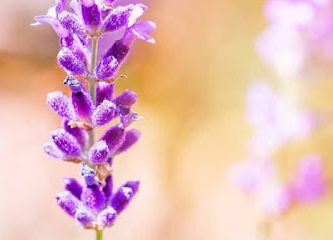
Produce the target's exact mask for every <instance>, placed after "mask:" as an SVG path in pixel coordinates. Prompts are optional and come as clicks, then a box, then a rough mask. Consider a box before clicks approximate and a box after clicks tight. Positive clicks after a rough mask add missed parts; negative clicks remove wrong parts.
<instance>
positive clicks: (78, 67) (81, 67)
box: [57, 47, 87, 76]
mask: <svg viewBox="0 0 333 240" xmlns="http://www.w3.org/2000/svg"><path fill="white" fill-rule="evenodd" d="M57 59H58V63H59V65H60V66H61V67H63V68H64V69H65V70H66V71H67V72H69V73H71V74H74V75H80V76H84V75H86V74H87V65H86V62H84V61H82V59H80V58H79V57H78V56H77V55H76V54H75V52H74V51H73V50H72V49H70V48H66V47H64V48H62V49H61V50H60V51H59V53H58V57H57Z"/></svg>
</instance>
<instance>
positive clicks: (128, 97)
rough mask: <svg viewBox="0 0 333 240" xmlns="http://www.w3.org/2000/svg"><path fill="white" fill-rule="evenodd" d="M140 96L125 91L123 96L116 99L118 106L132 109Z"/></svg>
mask: <svg viewBox="0 0 333 240" xmlns="http://www.w3.org/2000/svg"><path fill="white" fill-rule="evenodd" d="M137 99H138V96H137V94H136V93H135V92H133V91H131V90H125V91H124V92H123V93H122V94H120V95H119V96H118V97H116V98H115V99H114V102H115V104H116V105H117V106H127V107H131V106H132V105H134V104H135V103H136V101H137Z"/></svg>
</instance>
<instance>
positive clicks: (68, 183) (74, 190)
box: [64, 177, 82, 199]
mask: <svg viewBox="0 0 333 240" xmlns="http://www.w3.org/2000/svg"><path fill="white" fill-rule="evenodd" d="M64 187H65V189H66V190H67V191H69V192H70V193H71V194H72V195H73V196H75V197H76V198H77V199H80V198H81V194H82V186H81V184H80V183H79V182H78V181H77V180H76V179H75V178H71V177H65V178H64Z"/></svg>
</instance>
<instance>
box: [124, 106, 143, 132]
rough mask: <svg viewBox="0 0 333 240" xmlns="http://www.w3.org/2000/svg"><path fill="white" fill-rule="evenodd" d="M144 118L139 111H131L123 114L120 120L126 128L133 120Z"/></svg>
mask: <svg viewBox="0 0 333 240" xmlns="http://www.w3.org/2000/svg"><path fill="white" fill-rule="evenodd" d="M125 109H128V108H125ZM121 110H122V109H121ZM125 112H126V111H125ZM125 112H121V114H124V113H125ZM142 119H143V117H142V116H140V115H139V114H137V113H131V112H130V113H128V114H126V115H122V116H121V119H120V122H121V124H122V125H123V127H124V128H127V127H128V126H130V125H131V124H132V123H133V122H136V121H140V120H142Z"/></svg>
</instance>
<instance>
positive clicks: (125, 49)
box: [103, 40, 130, 65]
mask: <svg viewBox="0 0 333 240" xmlns="http://www.w3.org/2000/svg"><path fill="white" fill-rule="evenodd" d="M129 50H130V48H129V46H127V45H125V44H123V42H122V41H121V40H117V41H115V42H114V44H113V45H112V47H111V48H110V49H109V50H108V51H107V52H106V53H105V55H104V56H103V58H107V57H110V56H113V57H115V58H116V59H117V61H118V62H119V65H121V64H122V63H123V62H124V61H125V60H126V57H127V55H128V53H129Z"/></svg>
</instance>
